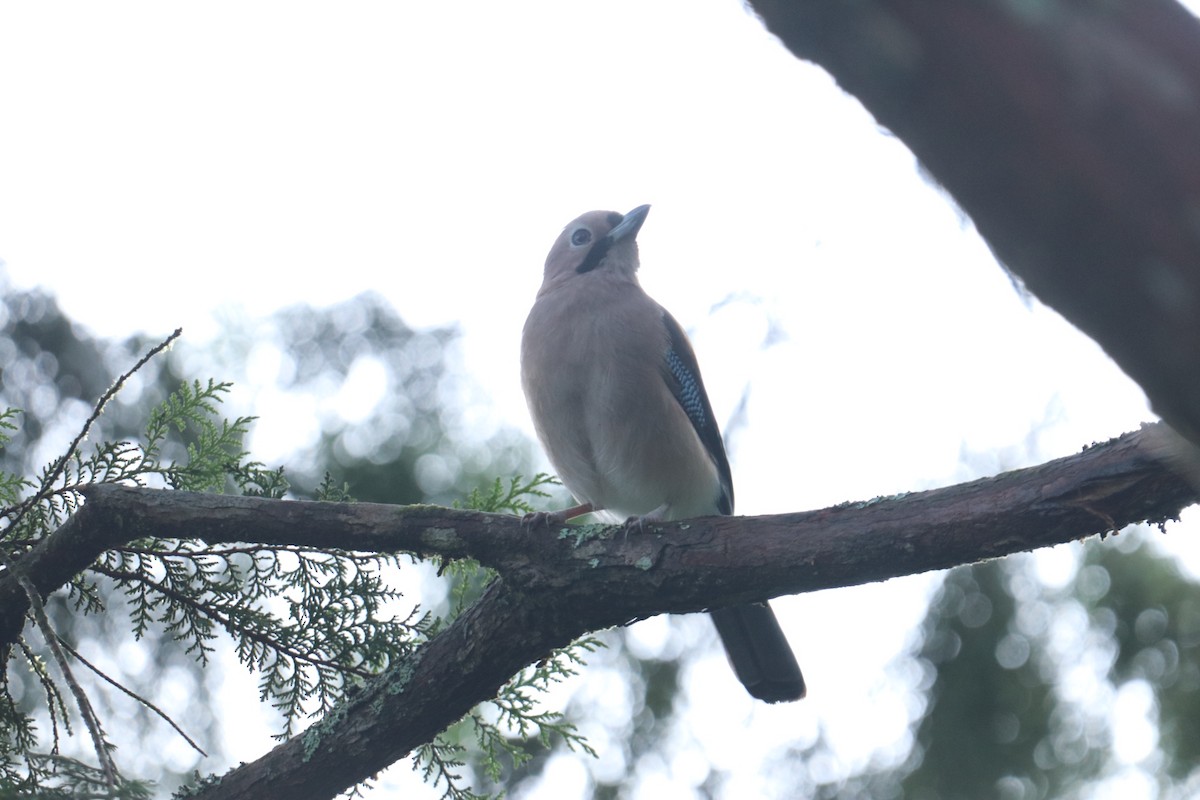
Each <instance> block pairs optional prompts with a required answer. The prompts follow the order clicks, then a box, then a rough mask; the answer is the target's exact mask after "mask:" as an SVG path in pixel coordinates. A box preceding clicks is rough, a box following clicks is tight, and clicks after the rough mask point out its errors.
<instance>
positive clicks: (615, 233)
mask: <svg viewBox="0 0 1200 800" xmlns="http://www.w3.org/2000/svg"><path fill="white" fill-rule="evenodd" d="M649 213H650V206H649V205H644V206H638V207H637V208H635V209H634V210H633V211H630V212H629V213H628V214H626V215H625V216H624V217H623V218H622V219H621V221H620V222H618V223H617V227H615V228H613V229H612V230H611V231H609V232H608V241H609V242H612V243H614V244H615V243H616V242H619V241H621V240H622V239H633V238H636V237H637V234H638V231H639V230H641V229H642V223H643V222H645V221H646V215H647V214H649Z"/></svg>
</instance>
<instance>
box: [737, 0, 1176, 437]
mask: <svg viewBox="0 0 1200 800" xmlns="http://www.w3.org/2000/svg"><path fill="white" fill-rule="evenodd" d="M751 2H752V5H753V6H754V8H755V10H757V11H758V13H759V14H760V15H761V16H762V18H763V20H764V21H765V22H766V24H767V27H768V28H769V29H770V30H771V31H772V32H773V33H774V34H775V35H777V36H778V37H779V38H780V39H782V40H783V43H784V44H785V45H787V47H788V48H789V49H790V50H791V51H792V52H793V53H794V54H796V55H797V56H799V57H800V58H804V59H808V60H811V61H813V62H815V63H817V64H818V65H820V66H821V67H823V68H824V69H826V70H827V71H828V72H829V73H830V74H832V75H833V77H834V78H835V79H836V80H837V81H838V83H839V84H840V85H841V86H842V88H844V89H845V90H846V91H848V92H850V93H852V94H853V95H855V96H856V97H857V98H858V99H859V100H860V101H861V102H862V103H863V105H864V106H866V108H867V110H868V111H870V112H871V113H872V114H873V115H874V116H875V118H876V119H877V120H878V121H879V122H880V123H881V124H882V125H884V126H886V127H887V128H889V129H890V130H891V131H892V132H894V133H895V134H896V135H897V136H898V137H899V138H900V139H901V140H902V141H903V142H904V143H905V144H906V145H908V147H909V148H910V149H911V150H912V151H913V153H914V154H915V155H916V156H917V158H918V159H920V161H921V163H922V165H923V166H924V167H925V168H926V169H928V171H929V172H930V174H932V176H933V177H934V178H936V179H937V181H938V182H940V183H941V184H942V185H943V186H945V187H946V189H947V190H949V192H950V193H951V194H952V195H953V196H954V199H955V200H956V201H957V202H958V203H959V205H960V206H961V207H962V208H963V210H965V211H966V212H967V213H968V214H969V215H970V216H971V219H972V220H973V221H974V222H975V225H976V227H977V228H978V229H979V232H980V233H981V234H982V235H983V237H984V238H985V239H986V240H987V242H988V244H989V245H990V246H991V247H992V249H993V251H994V252H995V253H996V255H997V257H998V258H1000V259H1001V260H1002V261H1003V262H1004V263H1005V265H1006V266H1007V267H1008V268H1010V269H1011V270H1012V271H1013V272H1015V273H1016V274H1017V275H1019V276H1020V277H1021V279H1022V280H1023V281H1024V283H1025V285H1026V286H1028V287H1029V289H1030V290H1031V291H1032V292H1033V293H1034V294H1035V295H1037V296H1038V298H1040V299H1041V300H1042V301H1043V302H1045V303H1047V304H1048V305H1050V306H1052V307H1053V308H1054V309H1056V310H1057V311H1058V312H1059V313H1061V314H1062V315H1063V316H1065V317H1066V318H1067V319H1069V320H1070V321H1071V322H1072V323H1074V324H1075V325H1076V326H1078V327H1079V328H1080V329H1082V330H1083V331H1084V332H1085V333H1087V334H1088V335H1089V336H1091V337H1092V338H1093V339H1095V340H1096V341H1097V342H1099V343H1100V345H1101V346H1102V347H1103V348H1104V349H1105V351H1106V352H1107V353H1108V354H1109V355H1110V356H1112V358H1113V359H1114V360H1115V361H1116V362H1117V363H1118V364H1119V365H1120V366H1121V368H1122V369H1124V370H1125V372H1126V373H1128V374H1129V375H1130V376H1131V377H1132V378H1133V379H1134V380H1135V381H1137V382H1138V383H1139V384H1140V385H1141V387H1142V389H1143V390H1145V392H1146V394H1147V395H1148V396H1149V397H1150V400H1151V403H1152V404H1153V406H1154V409H1155V411H1156V412H1158V414H1159V415H1161V416H1162V417H1163V419H1165V420H1166V421H1167V422H1169V423H1170V424H1171V425H1172V426H1173V427H1175V429H1176V430H1178V431H1179V432H1180V433H1182V434H1183V435H1184V436H1185V437H1187V438H1188V439H1190V440H1191V441H1192V442H1193V443H1194V444H1200V146H1197V142H1198V141H1200V22H1198V21H1197V20H1196V18H1195V17H1194V16H1193V15H1192V14H1191V13H1189V12H1188V11H1187V10H1186V9H1184V8H1183V7H1182V6H1180V5H1178V4H1177V3H1175V2H1174V0H1106V2H1095V0H1040V2H1012V0H968V1H964V0H855V1H854V2H846V0H751ZM797 99H798V100H799V101H801V102H802V99H800V98H797Z"/></svg>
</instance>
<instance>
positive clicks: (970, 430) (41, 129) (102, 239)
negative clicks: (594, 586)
mask: <svg viewBox="0 0 1200 800" xmlns="http://www.w3.org/2000/svg"><path fill="white" fill-rule="evenodd" d="M0 76H3V78H0V120H2V122H0V259H3V261H4V262H5V264H6V269H7V271H8V274H9V276H10V279H11V280H12V281H13V282H14V283H15V284H16V285H18V286H22V287H29V286H42V287H45V288H46V289H48V290H50V291H52V292H53V293H54V294H55V295H56V296H57V298H58V299H59V301H60V303H61V304H62V305H63V307H64V308H65V310H66V312H67V314H69V315H70V316H71V317H72V318H73V319H75V320H78V321H81V322H82V323H84V324H85V325H87V326H88V327H89V328H90V329H91V330H92V331H93V332H94V333H96V334H99V335H104V336H123V335H126V334H129V333H132V332H135V331H144V332H147V333H150V334H152V335H166V334H167V333H169V332H170V331H171V330H173V329H174V328H175V327H177V326H180V325H182V326H183V327H184V335H185V339H186V340H187V341H188V342H191V343H194V344H196V345H203V343H204V342H205V341H207V339H208V337H211V336H212V335H213V334H214V332H215V330H216V326H215V324H214V322H213V320H214V312H217V311H218V310H220V312H219V313H222V314H224V315H226V316H229V315H244V316H246V317H249V318H257V317H262V316H265V315H268V314H270V313H271V312H272V311H274V310H276V309H278V308H280V307H282V306H285V305H289V304H293V303H297V302H305V303H312V304H315V305H325V304H329V303H332V302H335V301H338V300H341V299H345V298H349V297H352V296H354V295H356V294H359V293H361V292H363V291H368V290H371V291H377V292H379V293H381V294H382V295H383V296H384V297H386V298H387V299H388V301H389V302H391V303H392V304H393V305H394V306H395V308H396V309H397V311H398V312H399V313H400V315H401V316H402V317H403V318H404V319H405V320H406V321H407V322H409V323H410V324H413V325H418V326H430V325H445V324H453V325H457V326H459V327H460V328H461V330H462V332H463V339H462V348H463V359H464V363H465V365H466V368H467V369H468V371H469V373H470V375H471V376H472V378H473V379H474V380H476V381H477V382H478V384H479V385H480V386H482V387H485V388H486V391H487V396H488V397H490V398H491V400H492V402H493V404H494V405H493V407H490V408H488V409H486V410H485V412H486V413H485V416H487V417H488V419H489V420H490V422H491V423H492V424H509V425H513V426H519V427H521V428H522V429H524V430H526V431H531V427H530V424H529V422H528V419H527V416H526V413H525V409H524V404H523V400H522V398H521V395H520V386H519V380H518V363H517V352H518V343H519V338H520V329H521V325H522V323H523V321H524V317H525V314H526V313H527V311H528V308H529V306H530V304H531V303H532V299H533V295H534V292H535V291H536V289H537V286H538V283H539V282H540V278H541V268H542V263H543V260H544V258H545V253H546V251H547V250H548V249H549V247H550V244H551V243H552V242H553V240H554V238H555V237H556V236H557V234H558V232H559V231H560V230H561V229H562V227H563V226H564V225H565V224H566V223H567V222H568V221H570V220H571V219H572V218H574V217H575V216H577V215H578V214H579V213H581V212H583V211H586V210H589V209H593V208H609V209H615V210H618V211H622V212H624V211H627V210H629V209H631V208H633V207H634V206H637V205H640V204H642V203H650V204H652V206H653V209H652V211H651V213H650V216H649V218H648V220H647V222H646V224H645V227H644V228H643V230H642V233H641V235H640V237H639V241H640V243H641V250H642V263H643V267H642V282H643V285H644V286H645V287H646V289H647V291H649V292H650V293H651V294H652V295H653V296H654V297H656V299H658V300H659V301H660V302H661V303H663V304H664V305H665V306H666V307H668V308H669V309H671V311H672V312H673V314H674V315H675V316H676V317H677V318H678V319H679V320H680V321H681V323H682V324H683V325H684V327H685V328H687V329H688V330H689V331H690V332H691V333H692V335H693V338H694V342H695V344H696V348H697V351H698V356H699V360H700V364H701V367H702V368H703V370H704V373H705V379H706V384H707V385H708V387H709V390H710V392H711V393H712V395H713V398H712V399H713V402H714V406H715V410H716V412H717V414H718V416H720V417H721V418H722V419H727V418H729V416H730V415H731V414H732V413H733V411H734V409H735V407H736V406H737V404H738V402H739V399H740V398H741V396H742V395H743V393H744V392H746V391H747V390H748V404H747V415H746V418H745V425H744V426H743V427H740V428H739V429H738V430H737V432H736V436H735V437H734V438H733V441H732V442H731V443H730V445H731V446H730V454H731V460H732V464H733V471H734V477H735V483H736V486H737V496H738V503H739V508H738V510H739V512H740V513H745V514H755V513H770V512H781V511H789V510H798V509H807V508H814V507H820V506H824V505H828V504H832V503H837V502H840V501H844V500H856V499H863V498H869V497H872V496H875V495H880V494H889V493H893V492H898V491H906V490H915V489H922V488H929V487H933V486H939V485H945V484H948V483H953V482H956V481H959V480H962V479H964V478H968V477H974V476H975V475H976V474H978V472H983V473H987V472H991V471H997V470H1001V469H1006V468H1011V467H1014V466H1021V465H1024V464H1028V463H1034V462H1039V461H1042V460H1045V459H1047V458H1051V457H1056V456H1061V455H1066V454H1069V453H1072V452H1075V451H1077V450H1078V449H1079V448H1080V447H1082V446H1083V445H1085V444H1088V443H1090V442H1093V441H1097V440H1103V439H1106V438H1109V437H1111V436H1114V435H1117V434H1120V433H1122V432H1124V431H1127V430H1130V429H1132V428H1134V427H1136V426H1137V425H1138V424H1139V423H1140V422H1141V421H1143V420H1149V419H1153V416H1152V414H1151V413H1150V412H1149V411H1148V409H1147V407H1146V403H1145V400H1144V398H1143V396H1142V394H1141V392H1140V390H1139V389H1138V388H1137V387H1136V386H1135V385H1134V384H1133V383H1132V382H1131V381H1129V380H1128V379H1127V378H1126V377H1125V376H1124V375H1123V374H1122V373H1121V372H1120V371H1119V370H1118V369H1117V368H1116V367H1115V366H1114V365H1113V364H1112V363H1111V362H1110V361H1109V360H1108V359H1107V358H1106V357H1105V356H1104V355H1103V353H1102V352H1101V351H1100V350H1099V348H1098V347H1097V346H1096V345H1094V344H1093V343H1092V342H1091V341H1090V340H1088V339H1087V338H1086V337H1084V336H1083V335H1082V334H1079V333H1078V332H1077V331H1075V330H1074V329H1073V328H1071V327H1070V326H1069V325H1068V324H1066V323H1065V322H1064V321H1062V320H1061V318H1059V317H1058V316H1057V315H1056V314H1054V313H1053V312H1050V311H1048V310H1046V309H1044V308H1043V307H1041V306H1040V305H1039V304H1038V303H1037V302H1036V301H1033V300H1030V299H1027V298H1024V297H1022V296H1021V295H1020V294H1019V293H1018V292H1017V291H1016V290H1015V289H1014V287H1013V284H1012V283H1011V281H1010V280H1009V279H1008V277H1007V276H1006V275H1005V274H1004V272H1003V271H1002V270H1001V268H1000V267H999V266H998V265H997V264H996V263H995V261H994V259H993V258H992V257H991V255H990V253H989V251H988V249H987V247H986V246H985V245H984V244H983V243H982V242H981V241H980V239H979V237H978V235H977V234H976V233H975V231H974V229H973V227H972V226H971V224H970V222H969V220H967V219H965V218H964V217H963V216H962V215H961V214H960V213H959V212H958V211H957V210H956V209H955V207H954V206H953V204H952V202H950V201H949V199H948V198H947V197H946V196H945V194H944V193H943V192H941V191H940V190H939V189H938V188H937V187H936V186H933V185H931V184H930V183H929V182H928V181H927V180H926V179H925V178H924V177H922V176H921V174H920V173H919V171H918V168H917V165H916V164H915V162H914V159H913V157H912V156H911V154H910V153H909V152H908V151H907V150H906V149H905V148H904V147H903V145H901V144H900V143H899V142H898V141H897V140H895V139H894V138H893V137H891V136H890V135H889V134H888V133H887V132H886V131H883V130H881V129H879V128H878V126H876V125H875V123H874V121H873V120H872V118H871V117H870V116H869V115H868V114H867V113H866V112H865V111H863V109H862V108H861V107H860V106H859V105H858V104H857V102H856V101H854V100H853V99H852V98H849V97H847V96H846V95H844V94H843V93H842V92H841V91H840V90H839V89H838V88H837V87H836V85H835V84H834V83H833V81H832V80H831V79H830V78H829V77H828V76H827V75H825V74H824V73H823V72H822V71H820V70H819V69H817V68H815V67H813V66H812V65H809V64H805V63H801V62H799V61H797V60H795V59H794V58H793V57H792V56H791V55H790V54H788V53H787V52H786V51H785V50H784V49H783V48H782V46H780V45H779V44H778V43H777V42H776V41H775V40H774V39H773V37H771V36H770V35H769V34H767V33H766V32H765V31H764V30H763V29H762V27H761V26H760V25H759V24H758V22H757V21H756V20H755V19H754V18H752V17H751V16H750V15H748V14H747V13H746V12H745V11H744V10H743V9H742V7H741V5H740V4H739V3H738V2H736V0H686V1H685V0H673V1H672V0H660V1H656V2H646V1H645V0H637V1H634V0H627V1H623V2H609V3H604V4H596V3H573V2H563V1H562V0H544V1H543V2H532V1H531V2H518V3H504V4H500V3H490V2H465V3H411V2H409V3H396V2H392V3H382V2H360V3H354V4H333V3H329V4H318V3H295V2H288V3H282V2H276V3H271V2H263V3H231V2H210V3H205V4H201V5H186V6H185V5H181V4H164V3H151V2H145V3H106V4H98V3H52V4H50V3H22V4H17V3H7V4H4V5H3V6H0ZM218 377H219V376H218ZM238 392H239V398H240V399H239V402H242V403H244V404H247V405H250V406H253V405H254V403H255V398H256V397H260V396H262V397H266V396H269V395H267V394H260V393H259V390H258V389H257V388H256V387H254V386H247V387H238ZM252 411H253V413H256V414H259V415H261V416H263V417H264V418H266V420H270V419H271V416H272V409H271V408H269V407H267V408H264V407H253V408H252ZM277 427H282V426H277ZM1035 428H1039V429H1040V433H1039V435H1038V436H1037V437H1036V439H1034V440H1031V439H1030V438H1029V437H1030V432H1031V430H1033V429H1035ZM272 431H276V432H278V431H277V430H276V429H274V428H271V426H270V423H269V422H266V421H264V423H263V427H262V429H261V430H260V431H259V432H258V434H257V436H256V439H255V446H256V448H257V449H258V450H259V453H260V454H261V455H264V456H265V457H266V458H267V459H268V460H269V459H270V457H272V456H276V455H278V454H280V453H283V452H284V449H283V448H284V443H283V440H282V439H280V438H278V437H277V436H275V435H272ZM1031 441H1033V445H1032V446H1031V445H1030V442H1031ZM964 453H966V454H968V455H970V457H971V463H972V464H973V468H972V469H968V468H966V467H964V466H963V463H962V462H963V458H962V457H963V454H964ZM972 470H974V471H972ZM1175 538H1177V539H1178V538H1182V537H1175ZM1041 563H1042V566H1041V567H1039V569H1040V570H1042V571H1044V574H1045V577H1046V578H1047V579H1049V580H1062V579H1063V577H1064V575H1066V574H1069V570H1070V568H1071V564H1072V556H1071V555H1070V553H1069V552H1068V553H1067V554H1066V555H1051V556H1048V557H1047V558H1046V559H1045V560H1044V561H1043V562H1041ZM929 585H930V583H929V579H927V578H917V579H912V580H906V581H893V582H889V583H887V584H883V585H875V586H868V587H862V588H860V589H853V590H841V591H838V592H825V593H820V594H817V595H812V596H807V597H799V598H784V599H781V600H780V601H777V603H776V605H777V607H778V608H779V610H780V614H781V617H782V618H783V620H784V625H785V627H786V629H787V630H788V633H789V636H790V637H791V638H792V640H793V642H794V643H795V645H796V649H797V652H798V653H799V655H800V658H801V662H802V666H803V667H804V669H805V674H806V676H807V677H808V679H809V686H810V690H809V691H810V698H809V699H808V700H806V701H804V702H803V703H801V704H794V705H790V706H786V707H783V708H766V707H763V706H757V707H756V706H754V705H752V704H751V703H750V701H749V700H748V698H745V697H744V696H743V695H742V694H741V693H740V689H739V688H738V687H737V685H736V684H735V683H734V682H733V680H732V678H730V677H728V676H727V675H726V674H725V673H724V672H722V670H724V669H725V665H724V664H723V662H722V659H721V657H720V655H719V654H718V653H717V652H716V651H715V650H714V651H713V652H712V654H711V657H709V658H707V659H705V660H704V661H702V662H701V663H700V664H699V665H698V666H697V667H696V668H695V670H693V671H692V672H690V673H689V678H691V679H694V680H695V681H697V682H699V683H698V684H697V685H699V686H702V687H703V688H702V689H700V690H697V691H698V692H700V693H701V694H703V693H709V694H711V692H716V691H719V692H722V693H728V695H729V702H728V703H725V704H722V705H721V707H720V708H711V707H708V708H697V709H696V711H695V717H694V721H695V730H696V731H697V733H696V737H697V738H698V739H699V740H700V741H701V743H700V745H697V746H689V747H690V749H689V747H681V751H686V752H691V753H702V754H703V755H704V756H705V757H706V758H720V759H731V758H732V756H731V755H730V754H731V753H737V752H738V750H737V748H739V747H742V748H745V746H746V745H745V743H746V742H748V741H751V740H752V739H759V740H761V739H762V737H766V738H767V739H769V740H773V741H786V740H787V738H788V737H790V736H802V737H804V736H811V735H812V734H813V731H815V730H816V729H817V725H818V724H819V725H821V726H824V729H825V731H826V732H827V734H828V735H829V736H830V737H831V738H832V739H833V741H834V742H835V743H836V744H838V745H839V746H840V747H842V748H843V752H844V753H845V757H846V759H847V760H848V762H852V761H854V760H856V759H862V758H865V757H867V755H869V753H870V751H871V749H872V748H873V747H876V746H887V745H888V744H889V743H891V742H895V741H896V737H897V736H898V735H899V734H900V732H901V731H902V730H903V727H904V725H905V724H906V723H907V716H906V715H907V714H908V713H909V712H910V710H909V709H907V708H906V707H905V705H904V696H903V694H902V693H900V692H898V691H896V690H895V689H894V687H891V686H890V684H888V683H887V681H886V680H885V677H884V676H883V673H882V669H883V666H884V665H885V664H886V663H887V662H888V660H889V659H890V658H892V657H893V656H894V655H895V653H896V652H897V651H898V650H899V649H900V648H901V647H902V646H903V645H904V643H905V641H906V640H907V638H908V637H909V636H910V635H911V626H912V625H913V624H915V623H916V621H917V620H919V618H920V615H921V614H922V612H923V609H924V599H925V591H926V587H928V586H929ZM885 608H886V609H887V610H888V612H887V613H882V609H885ZM659 624H661V622H655V621H649V622H647V623H644V626H645V627H644V628H643V629H641V630H640V631H639V633H638V636H640V637H643V638H644V639H645V640H646V641H647V642H648V644H647V647H651V648H653V647H654V646H655V645H654V642H655V641H657V640H658V638H659V637H658V634H657V633H656V631H661V629H660V628H657V627H655V626H656V625H659ZM246 687H248V688H246V691H248V692H249V694H247V695H246V696H244V697H236V698H235V702H239V703H241V704H246V703H251V704H252V703H253V698H254V697H255V696H256V695H254V694H253V688H252V683H249V682H247V683H246ZM864 718H871V719H873V720H874V721H875V722H874V723H873V725H874V727H873V728H872V730H873V731H874V732H872V733H867V732H864V729H863V725H862V724H861V721H862V720H863V719H864ZM247 730H254V726H252V725H248V726H247ZM747 731H752V732H753V734H752V736H749V737H748V736H747V735H746V733H747ZM693 744H695V743H693ZM242 746H244V747H245V748H247V750H245V751H243V752H238V753H236V755H237V757H238V759H245V760H249V759H251V758H253V757H254V756H255V755H256V754H257V752H254V751H252V750H253V749H254V748H258V752H261V750H262V749H265V748H266V747H267V746H269V742H264V741H261V740H260V739H255V740H254V741H253V742H250V741H248V742H247V743H245V744H244V745H242ZM743 755H744V756H745V758H744V761H739V762H738V763H745V764H748V765H750V766H752V765H753V763H754V758H753V754H743ZM687 763H689V762H687V761H686V759H681V760H680V763H679V764H677V765H667V766H665V767H664V768H663V770H662V771H661V772H660V773H658V774H655V775H650V776H649V777H647V779H646V781H647V782H646V787H647V788H646V791H647V794H649V793H651V792H653V794H654V795H655V796H656V797H659V798H664V797H691V796H692V794H691V788H690V783H689V780H690V779H689V777H688V776H689V775H691V774H692V773H690V772H689V771H688V769H687ZM201 768H202V770H204V769H205V767H204V766H203V765H202V767H201ZM213 769H216V767H213ZM393 772H395V773H404V775H398V776H395V778H394V780H397V781H406V782H407V781H408V780H409V778H408V776H407V768H406V767H403V766H402V767H399V768H398V769H396V770H393ZM558 773H562V774H558ZM555 774H556V775H557V778H556V780H561V781H562V783H559V784H556V787H557V788H555V789H554V790H553V791H551V790H549V789H548V790H547V792H548V793H547V794H546V796H547V797H569V796H572V795H571V791H573V789H572V788H570V787H573V786H576V785H577V784H573V783H571V781H572V780H576V781H577V780H578V779H579V775H578V772H577V770H575V771H572V768H571V767H570V766H567V765H559V766H557V767H556V773H555ZM746 775H747V777H746V778H745V781H747V783H745V784H744V785H743V786H742V788H743V789H747V787H752V785H753V780H754V778H753V771H752V770H747V772H746ZM564 787H566V788H564ZM554 792H558V793H557V794H555V793H554ZM412 796H418V795H412ZM730 796H752V794H742V795H738V794H737V793H736V791H735V790H734V789H731V795H730Z"/></svg>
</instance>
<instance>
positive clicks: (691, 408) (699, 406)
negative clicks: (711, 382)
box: [667, 348, 708, 431]
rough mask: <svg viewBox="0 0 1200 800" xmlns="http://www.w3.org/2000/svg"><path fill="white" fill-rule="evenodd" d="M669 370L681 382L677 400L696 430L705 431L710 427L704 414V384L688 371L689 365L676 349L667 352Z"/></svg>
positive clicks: (676, 396)
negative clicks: (707, 426)
mask: <svg viewBox="0 0 1200 800" xmlns="http://www.w3.org/2000/svg"><path fill="white" fill-rule="evenodd" d="M667 369H669V370H671V375H673V376H674V377H675V380H677V381H678V382H679V391H678V392H677V393H676V395H675V399H676V400H678V401H679V405H681V406H683V410H684V412H685V413H686V414H687V415H688V419H690V420H691V421H692V425H693V426H694V427H695V428H696V430H697V431H701V430H704V427H705V426H706V425H708V416H707V414H705V412H704V405H705V402H704V401H705V399H706V398H705V396H704V384H702V383H700V380H699V377H698V376H697V375H696V374H695V373H694V372H692V371H691V370H690V369H688V366H687V364H686V363H685V362H684V360H683V359H682V358H681V357H680V355H679V353H677V352H675V349H674V348H672V349H670V350H668V351H667Z"/></svg>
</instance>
